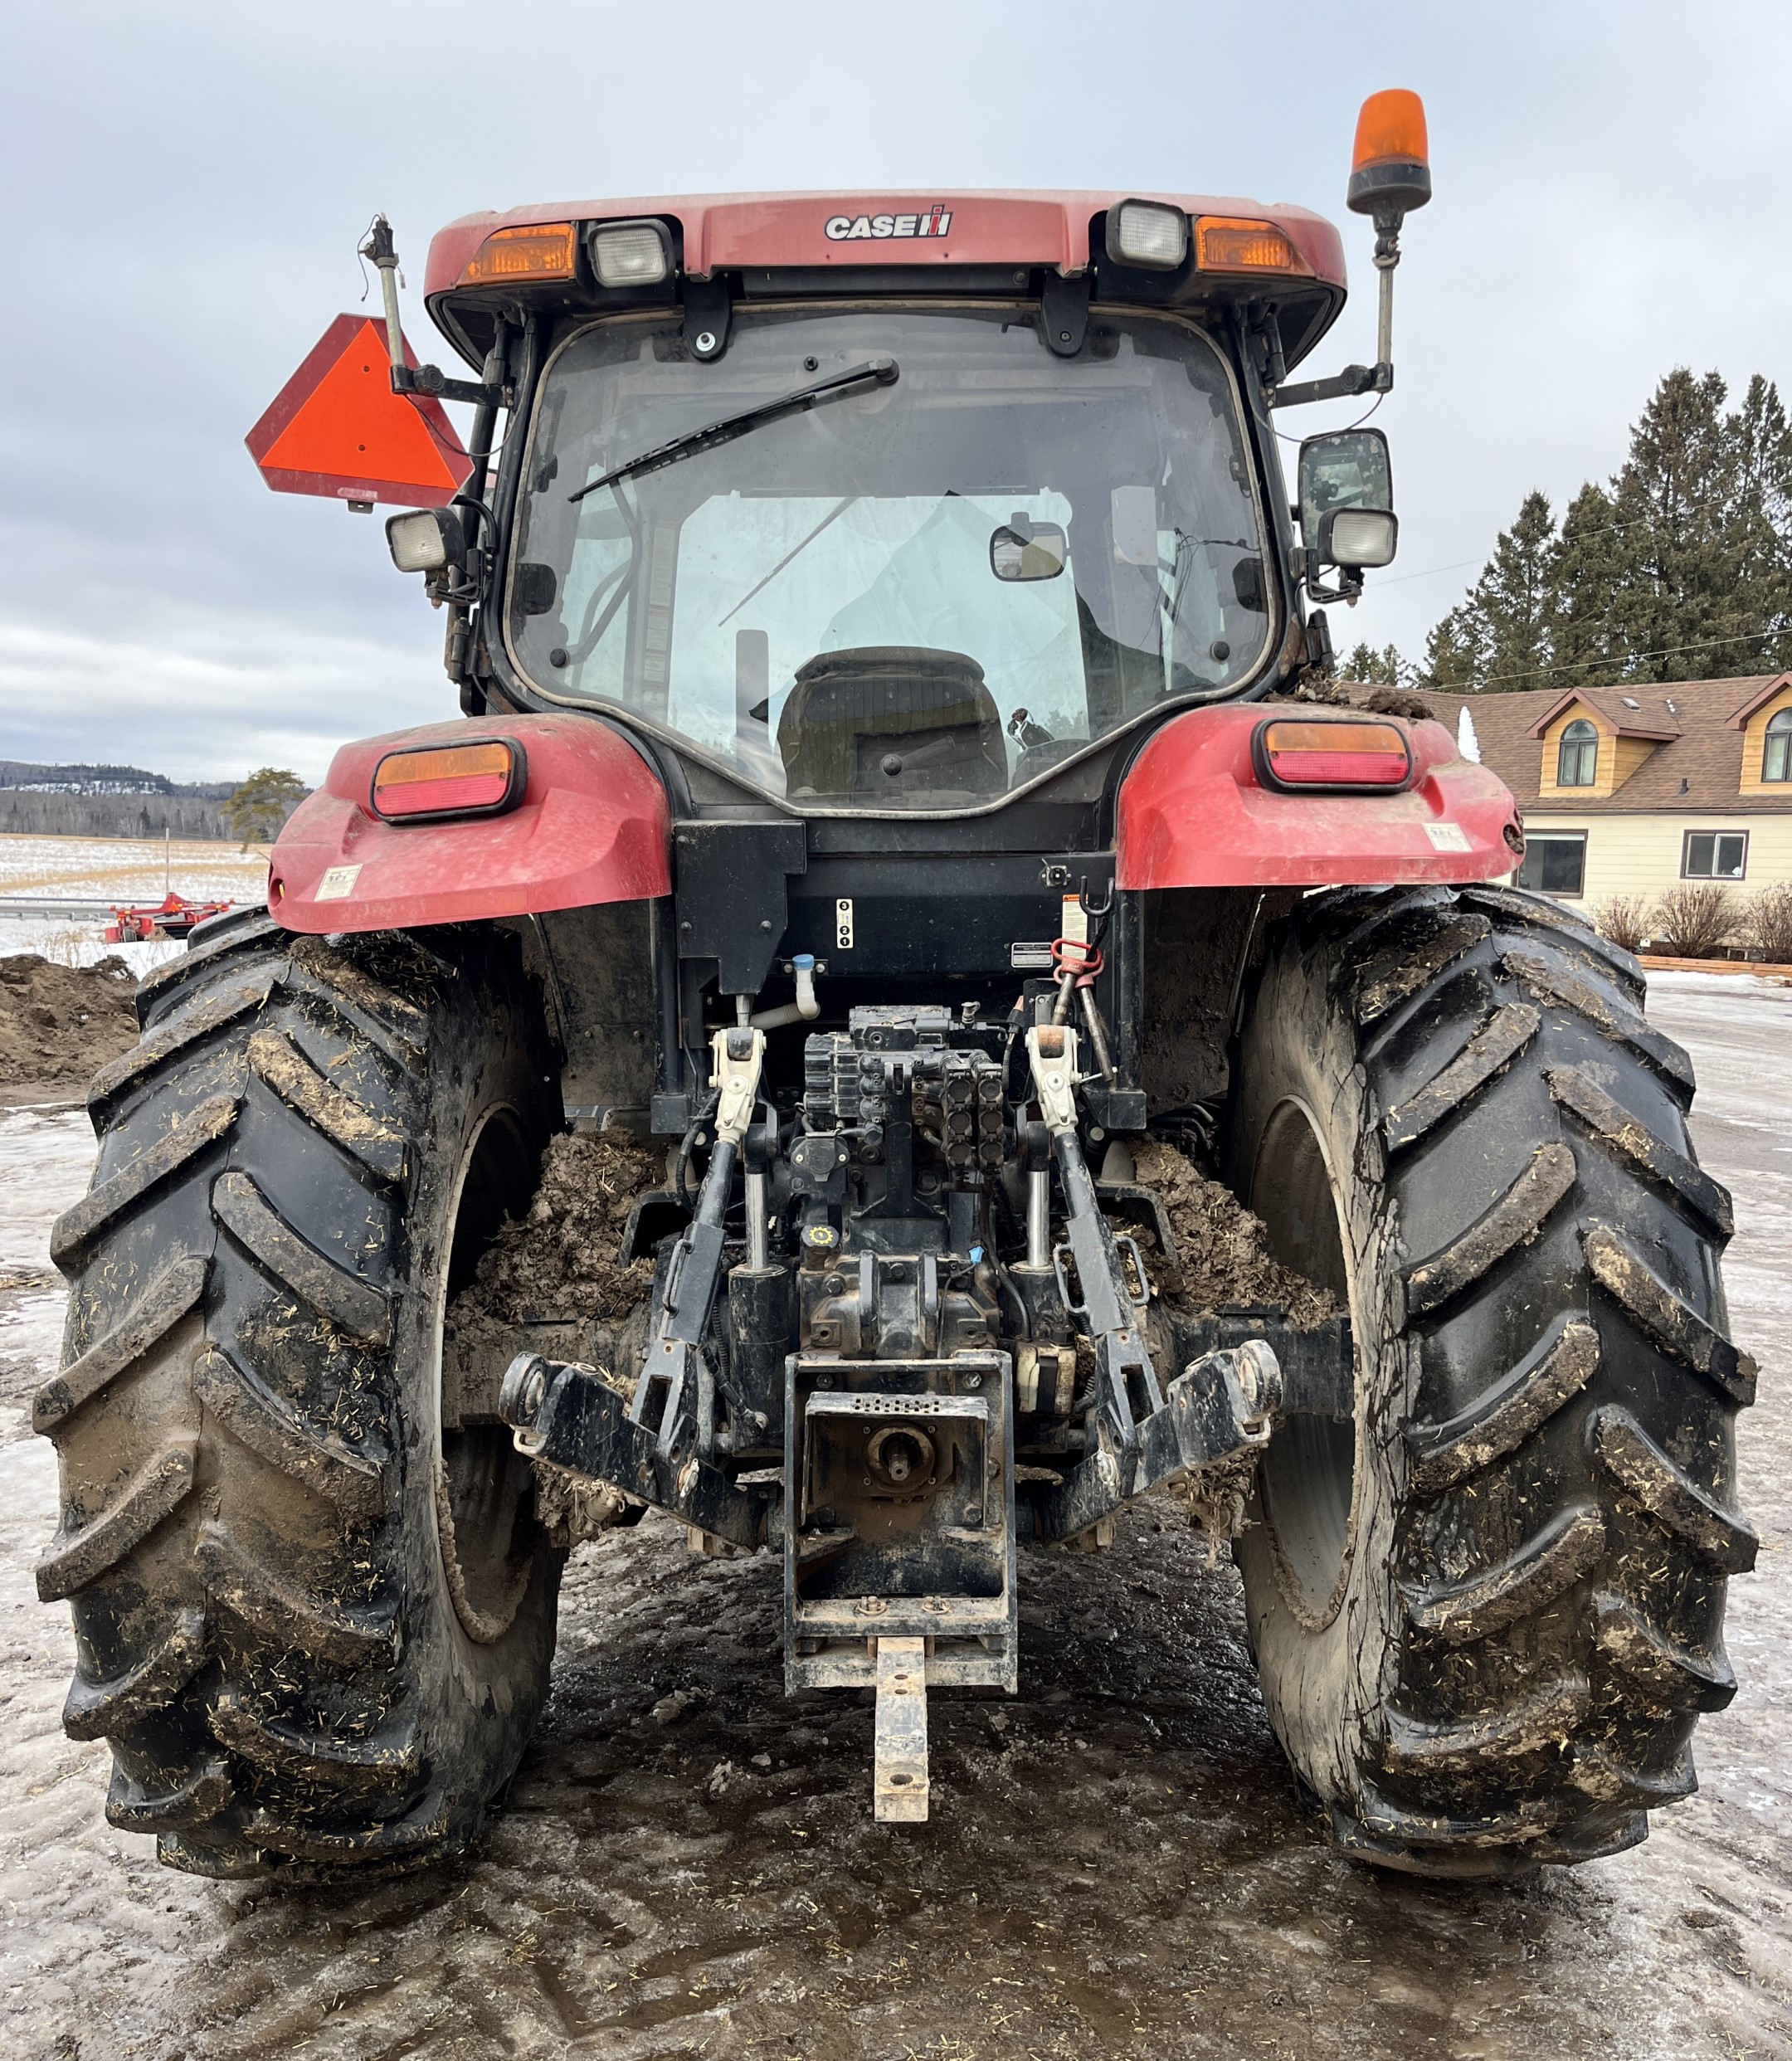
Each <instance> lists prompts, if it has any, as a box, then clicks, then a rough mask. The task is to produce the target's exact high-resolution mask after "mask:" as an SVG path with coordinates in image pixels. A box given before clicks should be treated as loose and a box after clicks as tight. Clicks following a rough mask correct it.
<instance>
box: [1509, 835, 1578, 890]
mask: <svg viewBox="0 0 1792 2061" xmlns="http://www.w3.org/2000/svg"><path fill="white" fill-rule="evenodd" d="M1585 883H1586V832H1585V831H1546V832H1544V833H1541V834H1539V835H1535V836H1531V838H1530V840H1528V841H1527V844H1526V845H1525V855H1524V864H1523V865H1522V866H1520V867H1519V869H1518V880H1517V884H1518V885H1519V886H1520V887H1522V888H1533V889H1536V892H1537V893H1538V894H1566V895H1570V896H1574V895H1578V894H1580V892H1581V891H1582V889H1583V888H1584V887H1585Z"/></svg>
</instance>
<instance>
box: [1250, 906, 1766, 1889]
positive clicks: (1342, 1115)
mask: <svg viewBox="0 0 1792 2061" xmlns="http://www.w3.org/2000/svg"><path fill="white" fill-rule="evenodd" d="M1642 994H1643V984H1642V978H1641V974H1640V972H1639V969H1638V967H1637V966H1636V963H1635V962H1634V960H1633V959H1631V958H1630V957H1629V955H1628V954H1627V953H1621V952H1619V951H1617V950H1616V949H1615V948H1613V947H1612V946H1610V945H1608V944H1607V943H1605V941H1604V940H1603V939H1601V938H1599V937H1597V936H1596V935H1595V933H1592V932H1591V931H1590V930H1588V929H1587V928H1585V926H1584V925H1582V924H1581V923H1579V922H1578V921H1576V920H1575V918H1572V917H1571V916H1569V915H1568V914H1566V913H1565V912H1564V911H1562V910H1561V909H1558V908H1556V906H1555V905H1553V904H1550V903H1548V902H1545V901H1541V900H1540V899H1533V898H1532V897H1531V896H1528V895H1524V894H1517V893H1513V892H1512V891H1509V890H1507V889H1501V888H1495V887H1471V888H1466V889H1462V890H1460V891H1459V892H1452V891H1450V890H1449V889H1406V890H1398V891H1393V892H1384V891H1376V892H1365V891H1362V890H1351V891H1348V892H1340V893H1337V894H1330V895H1325V896H1321V897H1316V898H1315V899H1313V900H1312V901H1310V902H1308V903H1307V904H1303V907H1302V908H1301V909H1299V910H1298V911H1297V912H1296V913H1295V914H1293V916H1292V917H1290V918H1288V921H1287V923H1285V924H1284V925H1283V927H1282V928H1281V929H1280V930H1279V932H1278V933H1276V934H1275V935H1274V936H1273V938H1272V939H1271V940H1270V944H1269V952H1268V954H1267V957H1266V961H1265V964H1264V971H1263V974H1262V977H1261V980H1260V982H1259V986H1258V988H1257V992H1256V994H1255V996H1254V1002H1253V1005H1252V1007H1251V1010H1250V1012H1249V1016H1248V1019H1247V1021H1246V1024H1245V1028H1244V1035H1243V1040H1242V1045H1241V1049H1240V1054H1239V1087H1238V1092H1237V1095H1236V1099H1235V1103H1234V1123H1233V1133H1232V1142H1231V1160H1230V1172H1231V1177H1232V1180H1233V1183H1234V1186H1235V1187H1236V1188H1237V1189H1238V1191H1239V1194H1240V1195H1241V1196H1243V1197H1244V1200H1245V1201H1247V1202H1248V1203H1249V1205H1250V1206H1251V1207H1252V1208H1253V1209H1254V1211H1256V1212H1257V1213H1258V1214H1259V1216H1261V1217H1262V1218H1263V1219H1264V1223H1265V1225H1266V1226H1267V1228H1268V1230H1269V1240H1270V1243H1271V1245H1272V1246H1273V1249H1274V1250H1276V1253H1277V1256H1278V1258H1280V1259H1282V1260H1283V1261H1284V1263H1286V1264H1289V1265H1291V1266H1293V1267H1294V1268H1296V1269H1299V1270H1300V1271H1302V1272H1303V1273H1305V1274H1307V1275H1308V1276H1309V1277H1310V1278H1312V1279H1315V1280H1316V1281H1318V1282H1319V1283H1320V1284H1322V1285H1324V1286H1326V1287H1328V1288H1330V1289H1332V1290H1333V1291H1334V1293H1336V1294H1337V1296H1338V1297H1339V1298H1340V1300H1341V1301H1343V1302H1345V1303H1347V1305H1348V1307H1349V1309H1350V1312H1351V1318H1352V1323H1353V1327H1354V1330H1355V1335H1356V1347H1357V1359H1356V1412H1355V1417H1354V1421H1352V1422H1344V1421H1334V1420H1328V1419H1324V1418H1318V1417H1312V1416H1295V1417H1293V1418H1290V1419H1288V1420H1287V1421H1286V1422H1285V1423H1284V1424H1283V1425H1282V1426H1281V1427H1280V1428H1279V1429H1278V1430H1277V1432H1276V1434H1275V1436H1274V1438H1273V1440H1272V1441H1271V1444H1270V1446H1269V1451H1268V1452H1267V1454H1265V1457H1264V1462H1263V1466H1262V1469H1261V1472H1260V1474H1259V1493H1258V1500H1257V1507H1256V1515H1257V1518H1258V1519H1259V1521H1258V1522H1257V1523H1254V1524H1253V1525H1252V1526H1251V1527H1249V1529H1248V1530H1247V1531H1246V1532H1245V1533H1244V1536H1243V1537H1242V1538H1241V1539H1240V1541H1239V1549H1238V1557H1239V1567H1240V1571H1241V1573H1242V1575H1243V1578H1244V1594H1245V1605H1246V1610H1247V1614H1248V1616H1249V1624H1250V1630H1251V1635H1252V1639H1253V1642H1254V1650H1255V1653H1256V1655H1257V1660H1258V1668H1259V1678H1260V1679H1261V1682H1262V1684H1263V1690H1264V1701H1265V1703H1266V1704H1267V1706H1268V1708H1269V1717H1270V1720H1271V1722H1272V1723H1273V1726H1274V1727H1275V1730H1276V1733H1277V1736H1278V1738H1279V1739H1280V1740H1281V1742H1282V1744H1283V1748H1284V1750H1285V1751H1286V1752H1287V1754H1288V1759H1289V1761H1290V1762H1291V1763H1292V1764H1293V1767H1294V1770H1295V1771H1296V1773H1297V1774H1298V1776H1300V1778H1301V1780H1302V1781H1303V1783H1304V1784H1305V1786H1307V1789H1308V1790H1309V1791H1312V1793H1314V1794H1315V1795H1317V1797H1318V1798H1319V1799H1320V1800H1321V1801H1322V1804H1323V1805H1325V1806H1326V1808H1327V1812H1328V1815H1329V1818H1330V1822H1331V1830H1332V1834H1333V1837H1334V1838H1335V1839H1336V1840H1337V1843H1338V1844H1340V1845H1341V1846H1342V1847H1344V1848H1345V1849H1347V1850H1349V1851H1351V1852H1353V1853H1356V1854H1360V1855H1361V1856H1362V1857H1364V1858H1365V1859H1370V1860H1372V1861H1376V1862H1378V1863H1380V1864H1382V1865H1385V1866H1389V1867H1395V1868H1401V1869H1410V1870H1413V1871H1415V1872H1418V1873H1432V1874H1453V1875H1463V1874H1471V1875H1472V1874H1501V1873H1512V1872H1514V1871H1515V1870H1519V1869H1526V1868H1528V1867H1531V1866H1533V1865H1535V1864H1536V1863H1538V1862H1540V1861H1557V1862H1566V1861H1576V1860H1584V1859H1591V1858H1594V1857H1595V1856H1596V1855H1599V1854H1609V1853H1614V1852H1616V1851H1618V1850H1619V1849H1621V1848H1623V1847H1625V1846H1629V1845H1632V1844H1635V1842H1636V1841H1637V1840H1639V1839H1642V1838H1643V1835H1644V1833H1645V1831H1646V1829H1647V1815H1646V1814H1647V1812H1648V1810H1651V1809H1653V1807H1655V1806H1657V1805H1662V1804H1666V1803H1671V1802H1673V1800H1676V1799H1677V1798H1678V1797H1681V1796H1683V1795H1687V1793H1688V1792H1689V1791H1691V1790H1692V1789H1693V1788H1694V1787H1695V1786H1696V1781H1695V1777H1694V1774H1693V1769H1692V1752H1691V1744H1690V1742H1691V1736H1692V1728H1693V1724H1694V1722H1695V1719H1696V1717H1697V1714H1698V1713H1699V1712H1701V1711H1706V1710H1715V1709H1718V1708H1721V1707H1722V1705H1723V1704H1724V1703H1726V1702H1728V1700H1729V1698H1731V1695H1732V1694H1733V1693H1735V1688H1736V1681H1735V1677H1734V1676H1733V1675H1732V1674H1731V1671H1730V1668H1729V1664H1728V1662H1727V1661H1726V1659H1725V1657H1724V1651H1723V1644H1722V1637H1721V1628H1722V1622H1723V1609H1724V1594H1725V1587H1726V1577H1727V1576H1729V1575H1731V1574H1732V1573H1737V1572H1741V1571H1745V1570H1746V1569H1747V1568H1748V1567H1749V1566H1751V1564H1752V1562H1753V1560H1754V1557H1755V1535H1754V1533H1753V1532H1751V1530H1750V1529H1749V1527H1748V1526H1747V1525H1746V1523H1745V1522H1744V1521H1743V1519H1742V1518H1741V1516H1740V1514H1739V1513H1737V1511H1736V1507H1735V1503H1736V1455H1735V1443H1734V1436H1733V1420H1734V1418H1735V1415H1736V1411H1737V1409H1738V1408H1739V1407H1740V1406H1741V1405H1743V1404H1745V1403H1746V1402H1748V1401H1751V1399H1752V1396H1753V1393H1754V1381H1755V1369H1754V1367H1753V1365H1752V1364H1751V1362H1750V1361H1749V1360H1748V1359H1747V1357H1746V1356H1745V1355H1741V1354H1739V1353H1738V1352H1736V1349H1735V1347H1733V1346H1731V1344H1730V1342H1729V1341H1728V1339H1727V1337H1726V1335H1725V1317H1724V1304H1723V1291H1722V1288H1721V1284H1720V1281H1719V1277H1718V1268H1717V1256H1718V1254H1719V1253H1720V1251H1721V1250H1722V1247H1723V1245H1724V1242H1725V1240H1726V1238H1727V1237H1728V1235H1729V1231H1730V1222H1731V1219H1730V1198H1729V1196H1727V1195H1726V1193H1725V1192H1724V1191H1723V1189H1722V1188H1721V1187H1720V1186H1718V1185H1717V1182H1714V1181H1712V1180H1711V1179H1710V1178H1709V1177H1708V1176H1707V1175H1706V1174H1704V1173H1703V1172H1701V1170H1700V1169H1699V1167H1698V1166H1697V1162H1696V1160H1695V1158H1694V1156H1693V1152H1692V1144H1691V1142H1690V1140H1689V1139H1688V1138H1687V1127H1686V1114H1685V1113H1686V1109H1687V1105H1688V1104H1689V1103H1690V1102H1691V1100H1692V1072H1691V1069H1690V1067H1689V1065H1688V1064H1687V1057H1686V1055H1685V1054H1684V1053H1683V1052H1682V1051H1681V1050H1680V1049H1679V1047H1678V1045H1674V1044H1673V1043H1672V1041H1671V1040H1668V1039H1667V1038H1664V1037H1663V1036H1662V1035H1660V1034H1659V1033H1658V1031H1654V1030H1653V1029H1652V1028H1651V1027H1650V1026H1649V1025H1648V1022H1647V1021H1646V1019H1645V1018H1644V1016H1643V1014H1642V1011H1641V1009H1640V1007H1639V1003H1640V1001H1641V1000H1642Z"/></svg>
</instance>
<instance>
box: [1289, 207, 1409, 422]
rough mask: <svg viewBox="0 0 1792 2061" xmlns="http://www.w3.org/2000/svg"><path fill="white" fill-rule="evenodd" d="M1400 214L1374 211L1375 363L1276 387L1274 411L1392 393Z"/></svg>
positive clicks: (1385, 209) (1392, 209)
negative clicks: (1358, 396)
mask: <svg viewBox="0 0 1792 2061" xmlns="http://www.w3.org/2000/svg"><path fill="white" fill-rule="evenodd" d="M1401 220H1402V215H1401V212H1400V209H1398V208H1395V207H1378V208H1377V209H1376V216H1375V227H1376V246H1375V268H1376V272H1377V274H1378V275H1380V285H1379V291H1378V293H1377V296H1376V362H1375V363H1374V364H1372V365H1346V367H1345V368H1344V369H1343V371H1342V372H1341V373H1338V374H1337V376H1336V377H1335V378H1331V379H1305V380H1302V381H1301V382H1299V383H1298V385H1296V386H1293V387H1276V388H1275V389H1274V390H1273V392H1271V394H1270V396H1269V405H1270V407H1273V408H1298V407H1303V406H1304V405H1305V404H1306V403H1307V402H1309V401H1348V400H1351V399H1353V398H1354V397H1356V395H1358V394H1361V393H1391V392H1393V391H1394V268H1395V266H1396V265H1398V264H1399V263H1400V222H1401Z"/></svg>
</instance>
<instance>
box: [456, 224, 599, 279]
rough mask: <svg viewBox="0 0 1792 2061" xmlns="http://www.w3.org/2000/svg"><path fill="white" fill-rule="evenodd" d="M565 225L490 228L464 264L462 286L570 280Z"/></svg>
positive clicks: (569, 235)
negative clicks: (489, 231) (488, 233)
mask: <svg viewBox="0 0 1792 2061" xmlns="http://www.w3.org/2000/svg"><path fill="white" fill-rule="evenodd" d="M573 247H574V246H573V238H572V223H571V222H528V223H523V224H519V226H518V227H514V228H511V229H494V230H493V231H492V232H491V234H490V235H489V236H487V237H486V239H485V241H484V242H483V243H482V244H481V245H480V247H479V248H478V250H476V251H475V252H474V253H473V256H472V257H471V258H470V260H469V261H468V263H467V267H466V270H465V271H464V272H462V273H461V275H460V285H463V286H506V285H521V284H523V283H525V282H526V281H528V280H532V279H539V280H553V279H571V278H572V275H573V271H574V269H575V265H574V258H573Z"/></svg>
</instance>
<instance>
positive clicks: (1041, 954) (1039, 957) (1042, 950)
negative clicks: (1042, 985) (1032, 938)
mask: <svg viewBox="0 0 1792 2061" xmlns="http://www.w3.org/2000/svg"><path fill="white" fill-rule="evenodd" d="M1008 964H1009V966H1010V968H1011V969H1012V970H1013V971H1014V972H1016V973H1023V972H1024V973H1034V972H1038V973H1049V972H1051V947H1050V946H1049V944H1046V943H1038V944H1011V945H1010V946H1009V948H1008Z"/></svg>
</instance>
